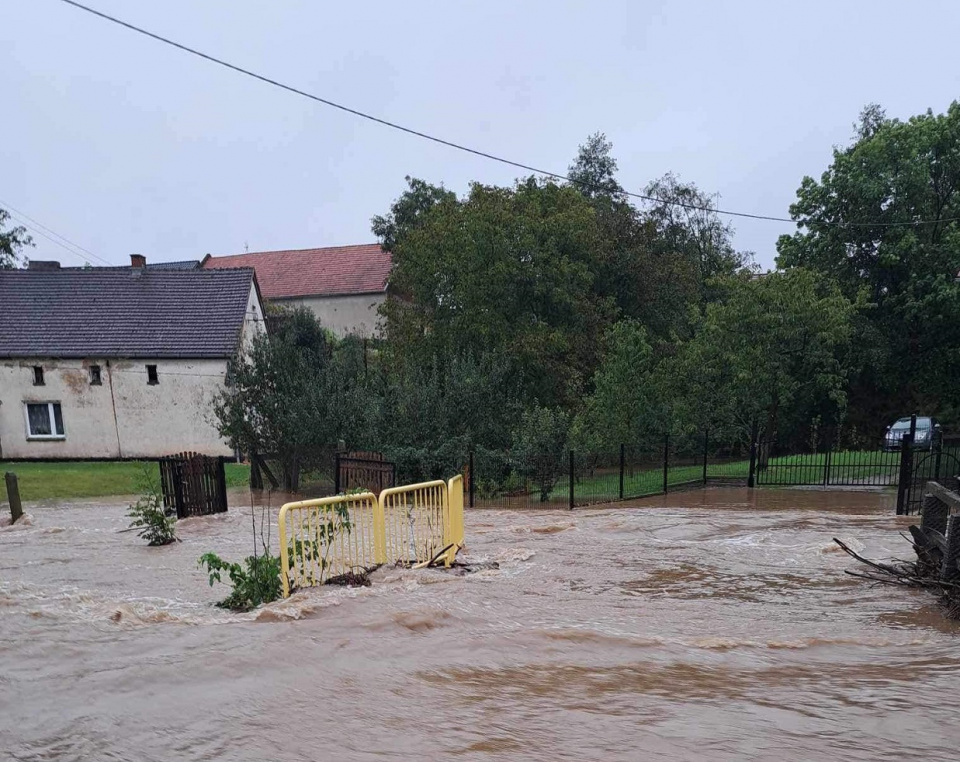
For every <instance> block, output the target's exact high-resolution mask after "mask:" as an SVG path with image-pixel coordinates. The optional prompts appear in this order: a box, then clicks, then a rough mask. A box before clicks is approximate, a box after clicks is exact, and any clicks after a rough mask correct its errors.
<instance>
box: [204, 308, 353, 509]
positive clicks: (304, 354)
mask: <svg viewBox="0 0 960 762" xmlns="http://www.w3.org/2000/svg"><path fill="white" fill-rule="evenodd" d="M271 323H272V331H271V333H270V334H269V335H265V334H263V335H260V336H257V337H256V338H255V339H254V341H253V344H252V346H251V347H250V349H249V351H248V352H247V353H246V354H245V355H242V356H238V357H236V358H234V359H233V360H232V361H231V363H230V369H229V379H230V384H229V385H228V386H227V388H226V389H225V390H224V391H223V392H222V393H221V394H220V395H219V396H218V397H217V398H216V400H215V402H214V411H215V413H216V416H217V419H218V422H219V425H220V431H221V433H222V434H223V435H224V436H225V437H227V438H228V439H229V440H230V442H231V444H232V445H233V446H234V447H236V448H238V449H240V450H242V451H244V452H257V453H263V454H270V455H273V456H276V457H277V458H278V460H279V462H280V464H281V469H282V470H281V474H280V476H281V479H282V487H283V488H284V489H288V490H293V491H295V490H296V489H297V488H298V485H299V478H300V471H301V469H303V468H305V467H310V466H313V465H316V464H317V463H318V462H319V460H320V458H321V456H322V454H323V453H324V452H326V451H328V450H329V449H330V448H331V446H332V445H333V444H335V443H336V442H337V441H338V440H341V439H342V440H346V441H347V442H348V443H349V445H350V446H353V444H355V441H351V440H355V439H356V438H359V437H361V436H362V435H361V433H360V432H363V431H364V430H365V429H366V426H367V424H366V416H367V415H368V412H369V411H368V406H367V400H366V393H365V386H364V377H365V375H366V369H365V366H364V356H363V352H364V349H363V343H362V342H361V341H359V340H357V339H346V340H342V341H338V340H337V339H335V338H333V337H332V336H331V335H330V334H329V333H328V332H327V331H326V330H325V329H324V328H323V326H321V325H320V323H319V321H318V320H317V319H316V317H315V316H314V315H313V313H312V312H310V311H309V310H307V309H305V308H302V307H301V308H298V309H295V310H291V311H280V312H279V313H278V314H277V315H275V316H274V317H273V318H272V320H271Z"/></svg>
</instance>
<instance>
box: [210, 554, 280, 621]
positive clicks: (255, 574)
mask: <svg viewBox="0 0 960 762" xmlns="http://www.w3.org/2000/svg"><path fill="white" fill-rule="evenodd" d="M199 565H200V567H201V568H203V567H206V570H207V573H208V574H209V575H210V586H211V587H213V583H214V582H223V579H222V577H221V575H222V573H223V572H226V573H227V575H228V576H229V578H230V584H231V585H232V586H233V590H231V592H230V595H228V596H227V597H226V598H224V599H223V600H222V601H219V602H218V603H217V605H218V606H219V607H220V608H224V609H231V610H232V611H249V610H250V609H252V608H256V607H257V606H260V605H261V604H264V603H271V602H273V601H275V600H277V599H278V598H280V596H281V594H282V592H283V586H282V584H281V582H280V559H279V558H277V557H276V556H273V555H270V554H269V553H263V554H262V555H259V556H247V557H246V558H245V559H244V562H243V565H241V564H234V563H228V562H227V561H224V560H223V559H222V558H220V556H218V555H217V554H216V553H204V554H203V555H202V556H200V561H199Z"/></svg>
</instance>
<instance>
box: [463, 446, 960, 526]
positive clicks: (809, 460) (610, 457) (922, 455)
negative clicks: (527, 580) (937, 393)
mask: <svg viewBox="0 0 960 762" xmlns="http://www.w3.org/2000/svg"><path fill="white" fill-rule="evenodd" d="M464 472H465V476H466V488H467V490H468V495H469V498H468V499H469V505H470V506H471V507H502V508H538V507H540V508H556V507H565V508H576V507H578V506H585V505H593V504H601V503H614V502H617V501H621V500H634V499H637V498H642V497H650V496H654V495H664V494H667V493H668V492H672V491H677V490H682V489H689V488H693V487H701V486H705V485H710V484H716V485H720V484H729V485H742V486H748V487H793V486H822V487H881V488H883V487H890V488H892V487H896V488H897V490H898V492H897V513H901V514H907V513H913V512H915V511H917V510H918V509H919V505H920V499H921V492H922V486H923V485H924V484H925V483H927V482H929V481H934V482H938V483H942V484H944V485H946V486H949V487H953V486H955V485H956V483H957V479H958V478H960V442H949V441H948V442H946V443H945V442H944V440H943V439H942V438H938V439H935V440H933V441H931V442H930V443H929V444H928V445H927V446H926V448H925V449H921V448H920V445H919V443H917V444H916V445H915V444H914V442H913V436H912V434H910V433H907V434H906V435H904V437H903V439H902V440H901V441H899V442H898V445H897V447H896V448H895V449H889V450H885V449H882V448H877V449H876V450H859V451H854V450H831V449H827V450H823V451H820V452H807V453H790V452H778V451H777V449H776V447H775V446H774V445H773V444H772V443H770V442H764V441H761V440H760V439H759V438H755V439H754V442H753V444H751V445H750V446H749V447H746V446H743V445H739V446H738V445H733V446H725V445H723V444H722V443H713V442H711V439H710V436H709V434H708V433H706V432H705V433H703V434H702V435H700V436H699V437H697V436H693V437H691V436H687V437H683V438H678V439H676V440H674V439H673V438H671V437H669V436H664V437H663V438H662V439H661V440H660V441H659V442H649V443H647V445H646V446H644V447H627V446H624V445H621V446H620V448H619V450H617V451H614V452H604V453H585V452H580V451H573V450H568V451H563V452H553V453H538V454H533V455H531V454H526V455H522V456H520V455H517V454H512V453H496V452H489V451H488V452H483V453H471V454H470V456H469V463H468V464H467V466H466V468H465V469H464Z"/></svg>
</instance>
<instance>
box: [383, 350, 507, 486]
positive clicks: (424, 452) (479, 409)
mask: <svg viewBox="0 0 960 762" xmlns="http://www.w3.org/2000/svg"><path fill="white" fill-rule="evenodd" d="M381 370H382V373H383V375H382V377H381V386H380V387H379V389H378V394H377V399H378V405H377V410H376V414H375V415H376V423H375V425H374V426H372V427H371V432H372V436H371V439H370V446H372V447H374V448H377V449H379V450H382V451H383V452H384V453H385V454H386V456H387V457H388V458H389V459H390V460H392V461H394V462H395V463H396V464H397V468H398V471H399V473H400V474H401V475H402V477H403V478H404V479H409V480H413V481H423V480H425V479H436V478H446V477H448V476H449V475H450V474H451V473H456V472H458V471H460V470H461V469H462V468H463V466H464V465H465V464H466V462H467V459H468V457H469V453H470V451H471V450H473V451H475V452H478V453H483V452H485V451H504V450H506V449H507V448H508V447H509V446H510V441H511V440H510V435H511V432H512V430H513V427H514V425H515V422H516V421H517V419H518V418H519V416H520V414H521V412H522V406H521V404H520V400H519V394H518V392H517V389H516V385H515V383H513V382H512V381H511V379H510V378H509V373H508V370H507V368H506V366H505V365H504V363H502V362H499V361H497V359H496V358H494V357H493V356H488V357H486V358H482V359H477V358H475V357H473V356H471V355H468V354H458V355H452V356H447V357H437V358H434V360H433V361H432V362H431V363H429V364H426V363H420V362H412V361H410V362H406V363H402V364H401V365H399V366H395V367H391V368H389V369H387V368H382V369H381Z"/></svg>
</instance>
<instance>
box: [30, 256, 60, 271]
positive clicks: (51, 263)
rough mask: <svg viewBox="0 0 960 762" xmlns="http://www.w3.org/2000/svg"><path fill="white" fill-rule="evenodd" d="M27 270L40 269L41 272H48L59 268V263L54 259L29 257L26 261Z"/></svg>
mask: <svg viewBox="0 0 960 762" xmlns="http://www.w3.org/2000/svg"><path fill="white" fill-rule="evenodd" d="M27 269H28V270H40V271H43V272H50V271H52V270H59V269H60V263H59V262H57V261H56V260H54V259H47V260H44V259H31V260H30V261H29V262H27Z"/></svg>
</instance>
